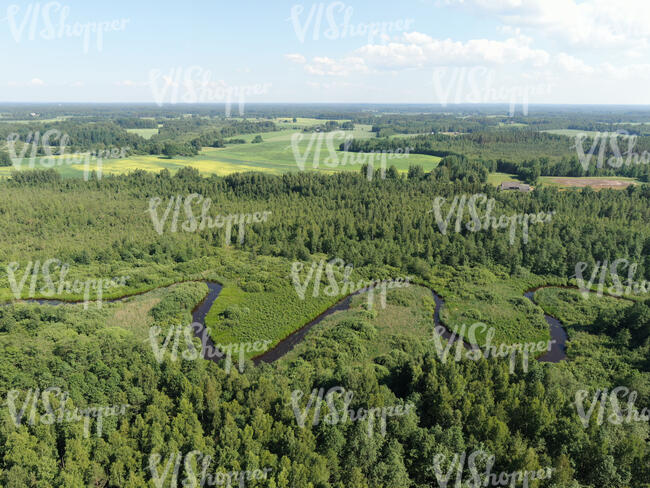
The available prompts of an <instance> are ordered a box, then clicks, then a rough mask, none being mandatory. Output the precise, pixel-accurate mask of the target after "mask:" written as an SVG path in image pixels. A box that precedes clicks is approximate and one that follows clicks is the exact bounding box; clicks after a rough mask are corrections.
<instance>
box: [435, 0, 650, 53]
mask: <svg viewBox="0 0 650 488" xmlns="http://www.w3.org/2000/svg"><path fill="white" fill-rule="evenodd" d="M444 3H445V4H447V5H461V6H466V7H470V8H473V9H477V10H479V11H483V12H488V13H492V14H495V15H497V16H498V17H499V18H500V20H501V21H502V22H503V23H504V24H506V25H508V26H515V27H519V28H528V29H530V30H533V31H537V32H539V33H541V34H543V35H544V37H545V38H550V39H554V40H556V41H559V42H561V43H567V44H569V45H572V46H579V47H585V48H619V49H620V48H624V49H627V50H628V52H626V54H629V55H637V56H638V55H639V52H638V50H639V49H645V48H647V47H648V45H649V43H648V37H650V22H648V19H650V2H648V1H647V0H617V1H616V2H613V1H611V0H585V1H582V2H578V1H577V0H526V1H523V0H445V2H444Z"/></svg>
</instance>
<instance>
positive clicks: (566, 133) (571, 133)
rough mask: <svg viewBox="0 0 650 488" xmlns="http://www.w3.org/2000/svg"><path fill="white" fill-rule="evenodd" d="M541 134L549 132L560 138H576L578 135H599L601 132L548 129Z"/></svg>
mask: <svg viewBox="0 0 650 488" xmlns="http://www.w3.org/2000/svg"><path fill="white" fill-rule="evenodd" d="M540 132H548V133H549V134H555V135H558V136H567V137H575V136H577V135H578V134H586V135H588V136H593V135H598V134H600V132H598V131H596V130H580V129H547V130H542V131H540Z"/></svg>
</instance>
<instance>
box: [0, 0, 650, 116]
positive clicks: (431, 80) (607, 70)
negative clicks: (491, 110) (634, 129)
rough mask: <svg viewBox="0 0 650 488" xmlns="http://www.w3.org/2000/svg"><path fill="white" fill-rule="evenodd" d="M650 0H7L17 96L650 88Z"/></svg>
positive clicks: (633, 93) (416, 97)
mask: <svg viewBox="0 0 650 488" xmlns="http://www.w3.org/2000/svg"><path fill="white" fill-rule="evenodd" d="M649 19H650V2H648V1H647V0H617V1H615V2H614V1H612V0H583V1H579V0H401V1H379V0H374V1H366V0H363V1H348V2H344V1H333V2H303V3H296V2H295V1H283V0H272V1H261V0H260V1H250V0H237V1H228V2H226V1H222V0H185V1H182V2H178V1H174V2H171V1H155V2H154V1H147V0H138V1H136V0H130V1H125V0H112V1H111V2H94V1H88V0H85V1H77V0H74V1H65V0H63V1H60V2H47V1H41V2H16V1H14V2H11V1H10V2H0V46H2V54H3V56H2V57H3V61H4V63H3V65H4V69H3V70H0V101H2V102H102V103H103V102H145V103H158V104H165V103H211V102H214V103H224V102H227V101H234V102H237V101H239V102H241V103H246V102H251V103H257V102H301V103H309V102H323V103H331V102H367V103H431V104H440V105H441V106H446V105H447V104H453V103H511V104H512V103H516V104H520V103H523V102H526V103H558V104H650V90H649V89H648V86H649V82H650V43H649V38H650V22H648V20H649Z"/></svg>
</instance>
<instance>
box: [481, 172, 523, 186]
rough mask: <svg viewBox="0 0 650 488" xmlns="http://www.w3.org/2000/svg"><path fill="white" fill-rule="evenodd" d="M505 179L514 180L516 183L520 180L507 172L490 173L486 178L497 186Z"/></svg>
mask: <svg viewBox="0 0 650 488" xmlns="http://www.w3.org/2000/svg"><path fill="white" fill-rule="evenodd" d="M506 181H516V182H518V183H519V182H520V181H519V180H518V179H517V178H515V175H511V174H508V173H490V174H489V175H488V179H487V182H488V183H490V184H491V185H494V186H499V185H500V184H501V183H503V182H506Z"/></svg>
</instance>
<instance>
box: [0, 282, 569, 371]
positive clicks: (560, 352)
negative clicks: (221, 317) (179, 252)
mask: <svg viewBox="0 0 650 488" xmlns="http://www.w3.org/2000/svg"><path fill="white" fill-rule="evenodd" d="M203 283H205V284H206V285H207V287H208V293H207V295H206V296H205V297H204V298H203V300H201V301H200V302H199V303H198V304H197V305H196V306H195V307H194V309H193V310H192V322H193V323H192V329H193V331H194V335H195V336H196V337H198V338H199V339H200V340H201V344H202V346H203V347H202V351H203V357H204V359H207V360H210V361H214V362H217V361H219V360H220V359H222V358H223V357H224V355H223V353H221V352H220V351H218V349H217V348H216V346H215V344H214V342H213V341H212V339H211V338H210V335H209V333H208V329H207V327H206V326H205V317H206V315H207V314H208V312H209V311H210V308H211V307H212V304H213V303H214V301H215V300H216V299H217V297H218V296H219V293H220V292H221V290H222V288H223V286H222V285H221V284H219V283H216V282H214V281H203ZM167 286H172V285H167ZM167 286H165V287H161V288H166V287H167ZM556 287H557V286H555V285H548V286H540V287H537V288H533V289H530V290H528V291H526V292H525V293H524V296H525V297H526V298H528V299H529V300H530V301H532V302H533V303H535V300H534V294H535V292H536V291H537V290H539V289H542V288H556ZM156 289H157V288H154V289H152V290H147V291H145V292H138V293H133V294H131V295H124V296H122V297H120V298H113V299H107V300H104V301H105V302H107V303H114V302H120V301H124V300H127V299H129V298H132V297H134V296H137V295H142V294H144V293H149V292H150V291H154V290H156ZM365 291H367V290H366V289H361V290H357V291H356V292H354V293H352V294H350V295H348V296H346V297H345V298H342V299H341V300H339V301H338V302H337V303H335V304H334V305H332V306H331V307H330V308H328V309H327V310H325V311H324V312H323V313H321V314H320V315H318V316H317V317H316V318H314V319H313V320H311V321H309V322H308V323H307V324H305V325H304V326H302V327H301V328H300V329H298V330H296V331H294V332H292V333H291V334H290V335H288V336H287V337H285V338H284V339H283V340H281V341H280V342H279V343H278V344H277V345H276V346H275V347H273V348H272V349H269V350H268V351H266V352H264V353H262V354H260V355H259V356H256V357H254V358H253V362H254V363H255V364H259V363H260V362H265V363H272V362H274V361H277V360H278V359H280V358H281V357H283V356H284V355H285V354H287V353H288V352H289V351H291V350H292V349H293V348H294V347H295V346H296V345H297V344H299V343H300V342H302V341H303V340H304V338H305V336H306V335H307V333H308V332H309V330H310V329H311V328H312V327H314V326H315V325H317V324H319V323H320V322H322V321H323V319H325V318H326V317H328V316H330V315H332V314H333V313H335V312H338V311H341V310H348V309H349V308H350V302H351V300H352V297H353V296H355V295H358V294H361V293H364V292H365ZM430 291H431V293H433V299H434V301H435V304H436V309H435V312H434V316H433V320H434V324H435V325H436V326H442V327H443V328H444V330H445V332H444V333H442V334H441V335H442V337H444V338H445V339H446V340H454V339H455V340H460V339H458V338H456V337H455V336H454V335H452V333H451V331H450V330H449V329H447V327H446V326H445V325H444V324H443V323H442V322H441V320H440V311H441V310H442V307H444V305H445V301H444V300H443V299H442V297H440V295H438V294H437V293H436V292H435V291H433V290H430ZM11 303H39V304H41V305H43V304H48V305H62V304H79V303H82V301H63V300H58V299H50V298H33V299H21V300H16V301H14V302H9V303H4V304H2V305H9V304H11ZM544 319H545V320H546V322H547V323H548V325H549V328H550V333H551V338H552V339H554V340H555V342H554V343H553V344H552V346H551V350H550V351H548V352H547V353H545V354H543V355H542V356H540V357H538V358H537V359H538V360H539V361H544V362H551V363H557V362H559V361H562V360H564V359H566V341H567V333H566V331H565V330H564V328H563V327H562V323H561V322H560V321H559V320H558V319H556V318H554V317H551V316H550V315H548V314H544ZM463 342H464V344H465V347H467V348H469V347H472V346H471V345H470V344H468V343H467V342H465V341H463Z"/></svg>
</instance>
